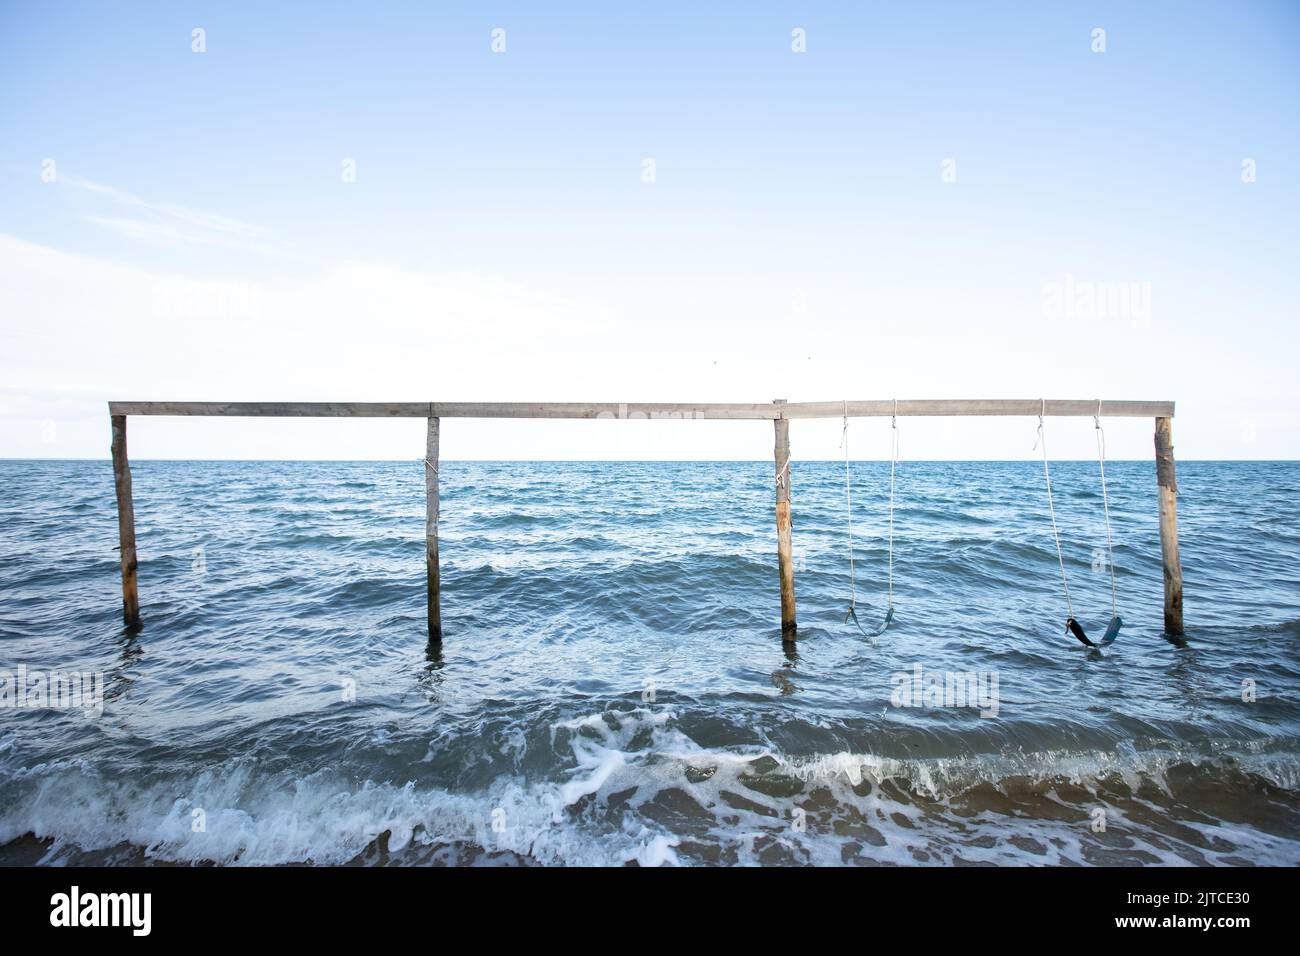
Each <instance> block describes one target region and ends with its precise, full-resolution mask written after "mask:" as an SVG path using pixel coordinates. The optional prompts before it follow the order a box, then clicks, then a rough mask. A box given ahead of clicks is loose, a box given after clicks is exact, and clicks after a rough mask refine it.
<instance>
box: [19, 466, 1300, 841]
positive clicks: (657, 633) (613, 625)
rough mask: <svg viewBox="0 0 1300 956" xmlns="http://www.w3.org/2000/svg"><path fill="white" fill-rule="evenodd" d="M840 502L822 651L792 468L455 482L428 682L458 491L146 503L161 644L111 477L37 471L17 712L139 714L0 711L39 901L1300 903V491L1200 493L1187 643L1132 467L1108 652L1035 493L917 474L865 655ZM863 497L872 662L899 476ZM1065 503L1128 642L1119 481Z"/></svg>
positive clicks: (812, 571)
mask: <svg viewBox="0 0 1300 956" xmlns="http://www.w3.org/2000/svg"><path fill="white" fill-rule="evenodd" d="M842 467H843V466H842V465H841V464H836V463H832V462H798V461H796V462H795V463H794V465H793V476H792V486H793V501H794V519H793V520H794V541H795V562H796V587H797V592H798V602H799V624H800V629H799V638H800V639H799V641H798V643H797V645H795V646H794V647H793V648H792V647H788V646H783V644H782V642H781V639H780V629H779V590H778V582H777V571H776V554H775V551H776V544H775V523H774V517H773V501H774V492H773V466H772V463H771V462H736V463H714V462H691V463H661V462H656V463H649V462H598V463H551V462H546V463H542V462H494V463H469V462H444V463H443V465H442V469H441V488H442V520H441V545H442V583H443V619H444V629H445V637H444V639H443V641H442V642H441V644H440V645H435V646H430V645H429V644H428V642H427V635H426V630H425V591H424V537H423V536H424V475H423V469H422V466H421V465H420V464H419V463H416V462H161V461H140V462H135V463H134V465H133V472H134V479H135V503H136V521H137V528H138V533H139V550H140V594H141V600H142V613H143V619H144V625H143V628H142V629H140V630H139V631H138V632H134V633H132V632H128V631H126V630H124V628H123V627H122V624H121V609H120V581H119V570H118V558H117V553H116V551H115V550H114V549H115V546H116V544H117V525H116V513H115V506H114V497H113V481H112V469H111V467H110V465H109V464H108V463H107V462H104V461H6V462H0V594H2V595H3V596H2V598H0V671H3V672H7V673H10V674H13V673H15V672H16V669H17V668H18V667H19V666H20V665H24V666H26V667H27V668H28V669H29V671H36V670H44V671H48V670H51V669H65V670H73V669H76V670H82V671H88V672H101V673H102V674H103V678H104V682H105V683H104V688H105V702H104V707H103V712H102V714H99V715H96V714H94V713H86V712H84V711H80V710H76V709H71V710H58V709H48V708H44V709H42V708H24V707H13V706H8V707H5V708H3V709H0V862H9V863H23V862H32V863H34V862H42V863H74V864H75V863H97V862H110V863H142V862H181V863H197V862H204V861H215V862H218V863H226V864H287V863H299V862H315V863H348V862H354V863H362V864H385V863H398V864H403V863H406V864H426V863H476V864H494V863H495V864H525V865H526V864H597V865H622V864H628V863H637V864H640V865H655V864H662V863H677V864H719V863H720V864H737V863H739V864H754V863H765V864H833V865H840V864H941V865H954V864H984V863H1001V864H1005V863H1027V864H1065V865H1072V864H1083V865H1088V864H1135V865H1143V864H1146V865H1150V864H1169V863H1194V864H1238V865H1249V864H1291V865H1294V864H1297V863H1300V774H1298V773H1297V770H1298V769H1300V739H1298V736H1300V570H1298V569H1300V517H1298V516H1297V513H1296V502H1297V501H1298V500H1300V465H1298V464H1296V463H1268V462H1249V463H1212V462H1182V463H1180V464H1179V481H1180V499H1179V509H1180V512H1179V520H1180V533H1181V545H1182V560H1183V569H1184V576H1185V582H1186V605H1185V606H1186V619H1187V635H1186V640H1185V643H1181V644H1180V643H1173V642H1171V641H1170V640H1168V639H1166V638H1165V637H1164V636H1163V635H1162V626H1161V623H1162V622H1161V565H1160V547H1159V537H1158V528H1157V515H1156V488H1155V478H1154V466H1153V465H1152V463H1150V462H1114V463H1111V464H1109V465H1108V468H1107V475H1108V478H1109V480H1110V483H1109V490H1110V505H1111V512H1112V519H1113V524H1114V535H1115V562H1116V567H1117V576H1118V595H1119V611H1120V613H1121V614H1122V615H1123V617H1124V619H1125V622H1126V624H1125V627H1124V630H1123V632H1122V634H1121V636H1120V639H1119V641H1118V642H1117V643H1116V644H1115V645H1114V646H1113V647H1110V648H1108V649H1106V650H1104V651H1101V652H1090V651H1088V650H1087V649H1085V648H1083V647H1082V646H1081V645H1079V644H1078V643H1077V642H1076V641H1074V639H1073V638H1071V637H1068V636H1066V635H1065V634H1064V632H1063V626H1062V621H1063V619H1064V617H1065V608H1064V601H1063V597H1062V593H1061V588H1060V580H1059V570H1058V567H1057V558H1056V552H1055V548H1054V545H1053V541H1052V537H1051V530H1050V524H1049V516H1048V512H1047V508H1046V499H1045V495H1044V490H1043V476H1042V472H1041V469H1040V467H1039V466H1038V465H1036V464H1034V463H1032V462H1016V463H998V462H994V463H987V462H983V463H975V462H942V463H940V462H903V463H901V464H900V466H899V474H898V503H897V512H896V515H895V522H896V541H895V555H894V558H895V565H894V600H895V605H896V609H897V610H896V616H895V620H894V623H893V625H892V626H891V627H890V629H889V630H888V631H886V632H885V633H884V634H883V635H882V636H880V637H879V638H877V639H875V640H868V639H865V638H864V637H863V636H862V635H861V634H859V633H858V632H857V631H856V630H855V629H853V628H852V626H851V625H847V626H846V625H845V624H844V612H845V608H846V605H847V600H848V593H849V574H848V561H847V538H846V527H845V502H844V487H843V477H844V476H843V470H842ZM853 471H854V475H853V479H854V498H853V501H854V515H853V526H854V532H855V537H856V539H857V549H856V580H857V588H858V606H859V613H860V615H861V617H862V619H863V622H864V624H866V625H868V627H869V626H870V624H871V622H878V621H879V620H880V619H881V617H882V615H883V611H884V595H885V587H886V567H887V551H886V548H885V533H886V520H887V497H886V493H887V489H888V463H883V464H882V463H880V462H855V463H854V465H853ZM1053 484H1054V489H1055V493H1056V510H1057V518H1058V521H1059V523H1060V528H1061V534H1062V538H1063V545H1064V548H1065V554H1066V558H1067V566H1068V571H1069V575H1070V585H1071V592H1072V597H1073V601H1074V606H1075V610H1076V613H1077V616H1078V617H1079V618H1080V620H1081V621H1082V622H1083V624H1084V626H1085V627H1087V628H1088V629H1089V632H1090V633H1100V632H1101V630H1103V629H1104V627H1105V624H1106V621H1107V620H1108V619H1109V617H1110V610H1111V609H1110V587H1109V577H1108V575H1107V573H1106V571H1105V562H1104V547H1105V540H1106V537H1105V527H1104V524H1103V520H1102V499H1101V494H1100V488H1099V485H1098V480H1097V473H1096V465H1095V463H1085V462H1077V463H1074V462H1063V463H1059V464H1057V465H1056V466H1055V467H1054V470H1053ZM918 668H920V672H921V673H922V674H923V675H940V676H941V677H943V676H945V675H948V674H952V673H962V674H969V673H972V672H973V673H975V674H977V675H980V676H981V678H982V679H983V680H984V681H985V683H984V684H983V685H981V686H983V687H984V688H985V690H990V689H991V688H992V687H993V685H992V684H991V680H992V679H993V678H996V681H997V683H996V707H995V708H987V707H986V708H983V711H984V713H985V715H983V716H982V715H981V708H977V707H971V706H960V702H952V701H950V702H949V703H950V704H951V705H946V704H944V702H943V701H932V703H933V704H934V706H926V705H925V703H926V702H925V700H924V699H921V700H917V701H908V700H906V699H901V698H900V696H899V695H900V693H901V689H902V688H910V687H912V686H913V685H912V681H913V680H914V678H915V675H916V674H917V669H918ZM1244 688H1246V689H1250V688H1253V694H1252V693H1243V689H1244ZM1243 697H1245V698H1248V699H1243ZM1252 697H1253V699H1249V698H1252ZM909 702H910V703H918V704H921V705H922V706H898V704H900V703H909ZM984 703H988V700H985V701H984ZM989 710H995V711H996V713H989Z"/></svg>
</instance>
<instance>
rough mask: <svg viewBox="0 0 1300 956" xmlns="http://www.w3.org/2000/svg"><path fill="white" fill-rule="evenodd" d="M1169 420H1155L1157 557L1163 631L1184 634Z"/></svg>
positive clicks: (1174, 481)
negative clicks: (1161, 582) (1162, 580)
mask: <svg viewBox="0 0 1300 956" xmlns="http://www.w3.org/2000/svg"><path fill="white" fill-rule="evenodd" d="M1171 425H1172V420H1171V419H1168V418H1157V419H1156V485H1157V486H1158V488H1159V494H1160V557H1161V561H1162V562H1163V564H1164V569H1165V633H1166V634H1172V635H1175V636H1176V635H1179V634H1182V633H1183V565H1182V562H1181V561H1180V560H1179V558H1178V481H1177V479H1176V477H1175V474H1174V439H1173V434H1172V429H1171Z"/></svg>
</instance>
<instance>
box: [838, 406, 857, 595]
mask: <svg viewBox="0 0 1300 956" xmlns="http://www.w3.org/2000/svg"><path fill="white" fill-rule="evenodd" d="M840 447H841V448H843V449H844V502H845V506H846V508H847V510H848V519H849V610H850V611H851V610H853V609H854V608H855V607H857V604H858V582H857V577H856V575H855V574H854V571H853V491H852V489H851V487H850V484H849V400H848V399H847V398H846V399H844V428H843V430H842V431H841V432H840Z"/></svg>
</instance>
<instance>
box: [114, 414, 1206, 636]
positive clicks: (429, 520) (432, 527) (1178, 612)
mask: <svg viewBox="0 0 1300 956" xmlns="http://www.w3.org/2000/svg"><path fill="white" fill-rule="evenodd" d="M108 413H109V419H110V423H111V427H112V452H113V478H114V485H115V489H116V493H117V519H118V537H119V550H120V552H121V565H122V618H123V621H124V623H125V624H126V625H127V627H130V628H138V627H140V624H141V618H140V596H139V588H138V571H139V566H138V557H137V551H136V536H135V505H134V499H133V496H132V490H131V465H130V459H129V458H128V455H127V444H126V426H127V418H128V417H129V416H132V415H145V416H181V417H211V416H219V417H248V418H266V417H272V418H423V419H426V420H427V423H428V425H427V435H426V442H425V454H424V456H423V457H424V462H425V499H426V519H425V570H426V591H427V595H428V619H429V639H430V640H431V641H439V640H441V639H442V596H441V592H442V588H441V580H440V575H439V560H438V513H439V501H438V444H439V425H440V421H441V419H443V418H539V419H610V420H646V419H667V420H719V421H762V420H769V421H772V422H773V424H774V426H775V432H776V435H775V439H776V440H775V449H774V458H775V464H776V527H777V565H778V572H779V579H780V589H781V637H782V640H783V641H786V642H792V641H794V640H795V639H796V637H797V635H798V626H797V624H796V617H795V589H794V561H793V545H792V537H791V525H790V422H791V421H792V420H796V419H806V418H841V417H847V418H879V417H891V416H897V417H913V418H915V417H953V416H966V417H1006V416H1012V417H1039V416H1042V417H1094V416H1100V417H1103V418H1151V419H1154V421H1155V460H1156V485H1157V493H1158V504H1159V510H1160V548H1161V559H1162V563H1163V566H1164V626H1165V632H1166V633H1167V634H1170V635H1174V636H1178V635H1181V634H1182V633H1183V579H1182V565H1181V562H1180V559H1179V554H1178V518H1177V494H1178V486H1177V481H1176V476H1175V464H1174V449H1173V437H1172V420H1173V417H1174V403H1173V402H1164V401H1105V400H1099V399H1042V398H1030V399H880V400H870V401H847V402H846V401H843V400H841V401H832V402H787V401H785V400H784V399H775V400H773V401H772V402H770V403H762V402H758V403H739V402H736V403H725V402H701V403H681V402H674V403H645V402H641V403H629V402H134V401H114V402H109V403H108Z"/></svg>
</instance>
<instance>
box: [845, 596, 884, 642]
mask: <svg viewBox="0 0 1300 956" xmlns="http://www.w3.org/2000/svg"><path fill="white" fill-rule="evenodd" d="M850 620H851V621H853V623H854V625H855V626H856V627H857V629H858V630H859V631H861V632H862V636H863V637H879V636H880V635H881V634H884V633H885V631H886V630H888V629H889V625H890V622H891V621H893V620H894V608H893V606H892V605H891V606H890V608H889V610H887V611H885V619H884V621H882V622H881V624H880V629H879V630H877V631H874V632H872V633H870V634H868V633H867V630H866V628H864V627H863V626H862V624H861V623H859V621H858V612H857V611H856V610H855V609H854V607H853V605H852V604H850V605H849V613H848V614H845V615H844V623H845V624H847V623H849V621H850Z"/></svg>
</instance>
